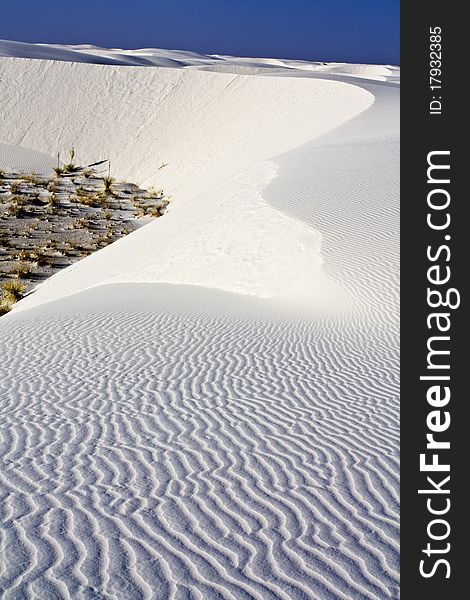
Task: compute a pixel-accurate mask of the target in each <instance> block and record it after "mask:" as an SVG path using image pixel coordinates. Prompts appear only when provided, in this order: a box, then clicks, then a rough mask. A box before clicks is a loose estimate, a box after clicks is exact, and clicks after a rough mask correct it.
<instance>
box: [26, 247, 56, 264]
mask: <svg viewBox="0 0 470 600" xmlns="http://www.w3.org/2000/svg"><path fill="white" fill-rule="evenodd" d="M31 258H32V260H34V262H35V263H36V264H37V266H38V267H45V266H46V265H50V264H51V258H50V257H49V256H47V254H44V252H43V251H42V250H41V249H40V248H37V249H36V250H35V251H34V253H33V254H32V257H31Z"/></svg>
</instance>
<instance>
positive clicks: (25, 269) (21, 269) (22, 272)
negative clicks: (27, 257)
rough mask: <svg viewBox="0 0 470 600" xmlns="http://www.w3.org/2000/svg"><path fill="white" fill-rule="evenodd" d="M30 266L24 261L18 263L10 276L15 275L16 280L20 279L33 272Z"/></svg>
mask: <svg viewBox="0 0 470 600" xmlns="http://www.w3.org/2000/svg"><path fill="white" fill-rule="evenodd" d="M32 267H33V266H32V264H31V263H30V262H26V261H20V262H18V264H16V265H15V266H14V267H13V268H12V269H11V271H10V273H11V274H12V275H16V276H17V277H18V279H22V278H24V277H27V276H28V275H30V274H31V273H32V271H33V268H32Z"/></svg>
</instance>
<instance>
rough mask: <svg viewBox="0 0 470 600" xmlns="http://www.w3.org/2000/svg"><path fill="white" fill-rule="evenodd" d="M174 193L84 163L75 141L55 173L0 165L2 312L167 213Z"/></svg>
mask: <svg viewBox="0 0 470 600" xmlns="http://www.w3.org/2000/svg"><path fill="white" fill-rule="evenodd" d="M102 162H104V161H100V162H99V163H96V164H101V163H102ZM169 200H170V199H169V198H168V197H166V196H165V195H164V193H163V191H162V190H157V189H149V190H146V189H142V188H139V187H138V186H136V185H135V184H133V183H128V182H122V181H116V179H114V178H113V177H111V175H110V173H109V169H108V174H107V176H104V177H102V176H99V174H98V173H96V172H95V171H94V170H93V168H88V167H87V168H83V167H79V166H77V165H76V164H75V151H74V149H73V148H72V150H71V151H70V153H69V157H68V162H67V163H66V164H65V165H63V166H61V165H60V164H59V163H58V165H57V167H56V168H55V169H54V174H51V176H50V177H44V176H39V175H36V174H34V173H28V174H24V173H7V172H4V171H2V170H0V316H2V315H4V314H6V313H7V312H9V310H10V309H11V307H12V305H13V304H14V303H15V302H18V300H21V298H23V297H24V296H25V295H26V294H28V293H30V292H31V291H32V290H33V289H34V287H35V286H36V285H37V284H38V283H40V282H41V281H42V280H44V279H46V278H48V277H50V276H51V275H53V274H54V273H56V272H57V271H58V270H60V269H62V268H64V267H67V266H69V265H70V264H72V263H73V262H75V261H77V260H80V259H81V258H83V257H85V256H87V255H89V254H91V253H92V252H94V251H95V250H98V249H99V248H103V247H105V246H107V245H109V244H111V243H113V242H114V241H116V240H118V239H119V238H121V237H123V236H125V235H127V234H129V233H132V231H135V230H136V229H138V228H139V227H140V226H142V225H144V224H146V223H147V222H148V221H149V220H150V219H154V218H158V217H160V216H161V215H162V214H163V213H164V212H165V210H166V208H167V206H168V203H169Z"/></svg>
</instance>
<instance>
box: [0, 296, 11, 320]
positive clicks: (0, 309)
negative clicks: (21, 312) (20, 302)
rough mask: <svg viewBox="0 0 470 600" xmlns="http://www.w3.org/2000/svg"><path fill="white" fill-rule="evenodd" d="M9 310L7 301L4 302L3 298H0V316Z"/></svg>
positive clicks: (9, 305) (9, 306)
mask: <svg viewBox="0 0 470 600" xmlns="http://www.w3.org/2000/svg"><path fill="white" fill-rule="evenodd" d="M10 310H11V304H10V303H9V302H6V301H5V300H2V301H1V302H0V317H3V315H6V314H8V313H9V312H10Z"/></svg>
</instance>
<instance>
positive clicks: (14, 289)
mask: <svg viewBox="0 0 470 600" xmlns="http://www.w3.org/2000/svg"><path fill="white" fill-rule="evenodd" d="M2 291H3V302H5V303H7V304H14V303H15V302H18V300H21V298H23V296H24V294H25V292H26V286H25V285H24V283H20V282H19V281H7V282H5V283H4V284H3V286H2Z"/></svg>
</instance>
